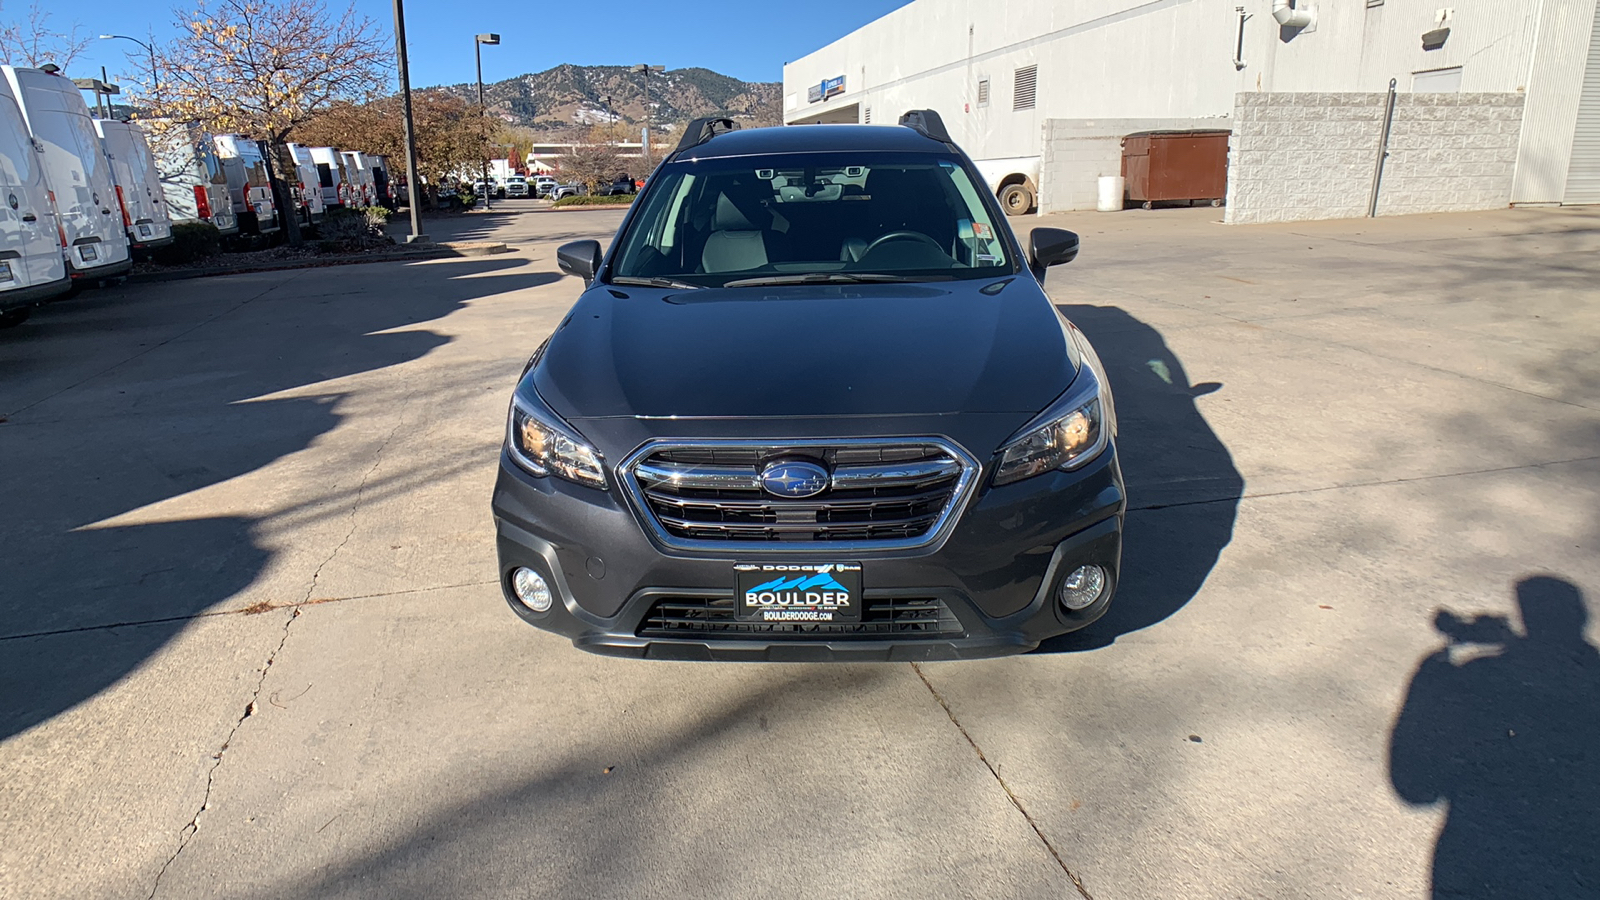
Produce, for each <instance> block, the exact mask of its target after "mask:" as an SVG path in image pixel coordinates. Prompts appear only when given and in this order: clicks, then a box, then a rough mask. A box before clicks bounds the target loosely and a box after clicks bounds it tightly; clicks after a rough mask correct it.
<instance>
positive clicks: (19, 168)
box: [0, 66, 171, 324]
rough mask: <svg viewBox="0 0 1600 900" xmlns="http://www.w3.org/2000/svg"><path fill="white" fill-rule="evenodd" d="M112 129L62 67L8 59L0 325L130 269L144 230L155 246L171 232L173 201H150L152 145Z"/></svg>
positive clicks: (2, 113)
mask: <svg viewBox="0 0 1600 900" xmlns="http://www.w3.org/2000/svg"><path fill="white" fill-rule="evenodd" d="M111 133H112V135H113V136H112V138H111V140H110V141H107V140H106V139H105V138H104V137H103V136H102V133H101V132H100V131H99V130H98V129H97V128H96V127H95V122H94V119H93V118H91V117H90V115H89V108H88V106H87V105H86V104H85V103H84V102H83V97H82V95H81V94H79V93H78V88H77V87H76V86H75V85H73V83H72V82H71V81H70V80H68V79H67V78H65V77H64V76H62V75H60V74H59V72H58V71H57V70H55V69H54V67H51V68H48V69H26V68H18V67H15V66H0V190H3V191H4V193H5V195H4V197H3V198H0V199H3V200H4V202H5V207H4V208H5V212H4V213H3V214H0V324H14V323H16V322H20V321H21V320H22V319H23V318H26V316H27V313H28V310H29V309H30V308H31V307H32V306H34V305H36V304H38V303H41V302H44V301H45V300H48V299H50V298H52V297H56V296H59V295H61V294H64V293H66V292H67V291H69V290H71V288H72V285H73V283H74V282H100V281H104V280H106V279H111V278H117V277H120V276H122V275H124V274H125V273H127V271H128V270H129V269H130V268H131V267H132V265H133V261H132V247H133V243H134V235H140V238H139V239H140V240H141V241H142V242H143V243H144V244H146V245H149V244H153V243H156V242H159V241H161V240H170V239H171V234H170V229H169V226H168V223H167V219H166V217H165V216H164V215H160V216H159V217H158V215H157V212H158V211H159V212H161V213H164V209H163V208H162V207H161V206H160V205H159V204H154V203H148V202H144V201H145V200H147V199H148V197H149V194H148V192H147V190H146V187H145V185H144V183H143V179H144V178H146V177H147V176H148V172H147V171H146V169H145V164H146V163H148V162H149V154H148V148H145V152H144V154H143V156H141V155H140V152H139V150H138V148H137V146H136V145H137V140H136V139H135V138H134V137H133V136H132V135H130V134H125V133H121V132H118V131H117V130H116V129H112V132H111ZM113 148H115V149H113ZM113 156H116V157H118V162H120V163H121V164H122V166H121V172H122V175H123V177H124V178H125V179H127V181H126V182H124V183H119V182H118V181H117V179H116V174H115V173H114V171H113ZM129 200H133V201H135V203H136V206H135V207H134V209H136V210H137V218H138V219H139V220H142V221H138V222H137V224H136V221H135V213H134V211H133V210H130V208H129V206H128V202H129ZM140 225H143V226H144V228H143V229H142V230H140V228H139V226H140ZM163 234H164V236H163Z"/></svg>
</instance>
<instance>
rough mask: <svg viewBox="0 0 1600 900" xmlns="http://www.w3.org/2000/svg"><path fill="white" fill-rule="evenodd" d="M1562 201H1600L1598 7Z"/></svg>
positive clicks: (1590, 38)
mask: <svg viewBox="0 0 1600 900" xmlns="http://www.w3.org/2000/svg"><path fill="white" fill-rule="evenodd" d="M1561 202H1562V203H1600V10H1597V11H1596V13H1595V18H1594V26H1593V30H1592V31H1591V32H1590V34H1589V62H1588V65H1587V66H1586V67H1585V68H1584V71H1583V94H1582V96H1581V99H1579V101H1578V127H1577V130H1576V131H1575V132H1574V133H1573V135H1572V164H1571V165H1570V166H1569V167H1568V169H1567V192H1566V194H1565V195H1564V196H1563V197H1562V198H1561Z"/></svg>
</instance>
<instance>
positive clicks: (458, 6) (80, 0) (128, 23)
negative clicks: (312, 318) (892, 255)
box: [0, 0, 908, 87]
mask: <svg viewBox="0 0 1600 900" xmlns="http://www.w3.org/2000/svg"><path fill="white" fill-rule="evenodd" d="M344 2H347V0H327V3H328V7H329V9H330V10H332V9H342V8H343V3H344ZM906 2H908V0H818V2H812V3H793V2H777V3H774V2H755V3H752V2H749V0H687V2H681V3H671V4H668V3H661V2H658V0H610V2H605V3H600V4H596V5H594V6H590V5H588V4H587V3H584V2H582V0H577V2H569V3H559V2H558V3H521V2H515V0H512V2H493V0H488V2H484V0H476V2H461V0H408V2H407V3H406V32H407V35H408V37H409V38H410V40H409V43H410V46H411V80H412V84H413V85H415V86H419V87H420V86H424V85H431V84H441V83H454V82H464V81H471V80H472V79H473V77H474V73H473V59H472V36H473V35H474V34H477V33H479V32H484V31H495V32H499V34H500V36H501V40H502V41H503V43H502V44H501V45H500V46H498V47H485V48H484V53H483V77H484V80H486V81H494V80H498V79H501V78H509V77H511V76H514V75H521V74H523V73H524V72H537V71H541V70H543V69H547V68H550V67H551V66H554V65H559V64H561V63H577V64H580V65H603V64H604V65H633V64H635V63H641V62H648V63H650V64H652V65H665V66H666V67H668V68H669V69H678V68H684V67H688V66H703V67H705V68H708V69H711V70H713V71H717V72H721V73H723V74H725V75H732V76H734V77H735V78H741V79H744V80H746V81H778V80H781V79H782V77H783V64H784V63H785V62H788V61H791V60H794V59H798V58H799V57H801V56H804V55H805V54H807V53H810V52H811V51H812V50H815V49H817V48H818V47H821V46H823V45H824V44H827V43H829V42H831V41H833V40H835V39H837V38H839V37H842V36H843V35H845V34H847V33H849V32H851V31H853V30H855V29H856V28H859V27H860V26H862V25H864V24H866V23H867V22H870V21H872V20H873V19H876V18H878V17H880V16H882V15H884V14H885V13H888V12H889V11H891V10H893V9H896V8H897V7H900V6H904V5H905V4H906ZM191 3H192V0H189V2H187V3H184V4H183V5H184V6H186V7H187V6H189V5H190V4H191ZM356 5H357V8H358V9H359V10H360V11H361V12H363V13H365V14H366V15H367V16H369V17H370V18H372V19H373V20H374V21H376V22H377V23H379V25H380V26H381V27H382V29H383V33H384V35H385V36H389V35H391V34H392V28H393V23H394V12H393V9H394V8H393V6H392V5H391V4H390V3H389V2H387V0H357V4H356ZM42 6H43V7H44V8H45V9H52V8H53V10H54V11H53V14H52V19H51V21H50V25H51V27H52V28H55V29H57V30H64V29H65V26H67V25H70V24H73V23H76V24H77V25H78V26H79V28H80V31H82V32H84V33H87V34H89V35H90V36H91V37H93V36H94V35H98V34H101V33H116V34H127V35H132V36H134V37H137V38H140V39H141V40H144V39H145V38H146V34H147V33H149V32H153V33H154V34H155V36H156V37H157V39H158V40H159V39H164V38H166V37H167V36H168V35H170V34H171V33H172V24H171V23H172V18H173V17H172V14H171V8H172V5H171V4H170V3H162V2H159V0H157V2H150V0H131V2H130V0H76V2H73V3H71V4H67V3H51V2H48V0H47V2H44V3H43V4H42ZM26 9H27V0H6V2H4V5H3V6H0V17H3V18H5V19H7V20H11V21H14V20H16V19H17V18H19V17H20V16H22V15H25V13H26ZM129 51H132V52H135V53H142V52H143V51H142V50H140V49H139V47H138V46H137V45H135V44H133V43H130V42H128V41H98V40H97V41H93V42H92V45H91V46H90V48H89V51H88V52H87V53H86V54H84V55H83V56H81V57H79V58H78V60H77V61H76V62H74V63H73V66H72V74H73V75H74V76H76V77H79V78H83V77H89V76H91V75H98V74H99V68H100V67H101V66H105V67H106V68H107V69H108V70H109V72H110V74H111V76H112V78H113V80H116V78H117V76H118V73H119V71H126V70H127V69H128V67H127V64H126V57H125V55H124V54H125V53H126V52H129Z"/></svg>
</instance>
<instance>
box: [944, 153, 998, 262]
mask: <svg viewBox="0 0 1600 900" xmlns="http://www.w3.org/2000/svg"><path fill="white" fill-rule="evenodd" d="M939 168H940V171H942V172H943V173H944V174H945V176H946V177H948V178H949V180H950V185H951V186H952V187H954V188H955V192H956V193H957V194H960V195H961V200H962V203H963V205H964V206H965V207H966V209H967V211H968V213H969V214H970V215H971V216H972V218H970V219H966V218H963V219H960V220H959V221H958V222H957V228H956V241H957V244H958V246H957V248H956V249H957V250H958V254H957V261H958V262H960V263H961V264H962V265H965V266H971V267H976V266H994V265H999V264H1001V263H1002V262H1004V261H1005V251H1004V250H1003V249H1001V248H1002V245H1001V244H1000V243H999V241H1000V238H999V235H997V234H996V233H995V230H994V222H992V221H990V219H989V211H988V209H987V208H986V207H985V206H984V205H983V200H982V198H980V197H979V196H978V189H977V187H976V186H975V185H973V183H972V179H970V178H968V177H967V173H966V172H965V171H963V170H962V169H959V168H957V167H955V166H953V165H950V164H948V163H943V164H941V165H940V167H939Z"/></svg>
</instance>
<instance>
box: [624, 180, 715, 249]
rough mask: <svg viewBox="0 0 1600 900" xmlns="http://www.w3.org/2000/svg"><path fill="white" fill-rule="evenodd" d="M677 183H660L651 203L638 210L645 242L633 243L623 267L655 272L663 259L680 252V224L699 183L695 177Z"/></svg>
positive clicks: (640, 232)
mask: <svg viewBox="0 0 1600 900" xmlns="http://www.w3.org/2000/svg"><path fill="white" fill-rule="evenodd" d="M675 177H676V178H677V181H676V183H671V182H667V183H663V184H661V185H660V186H659V187H658V188H657V190H656V191H655V193H654V194H652V195H651V197H650V203H649V205H648V206H646V207H645V208H644V209H642V210H640V211H639V226H638V227H639V231H638V232H637V233H638V234H640V235H641V236H642V237H643V240H637V241H634V242H632V243H631V245H630V246H629V247H628V248H627V253H626V255H625V256H624V257H623V260H622V268H623V269H624V270H626V271H630V272H649V271H653V266H654V265H656V264H659V260H660V259H661V258H662V257H669V258H670V257H671V256H673V254H674V251H675V250H677V249H678V242H679V241H680V240H681V238H682V236H681V234H680V231H681V229H680V228H679V225H678V223H679V221H680V220H681V219H682V217H683V215H684V211H685V210H684V205H685V203H686V202H687V200H688V197H689V195H690V193H691V192H692V191H693V189H694V186H695V183H696V182H697V181H698V180H699V179H697V178H696V177H695V176H694V175H687V174H686V175H680V176H675Z"/></svg>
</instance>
